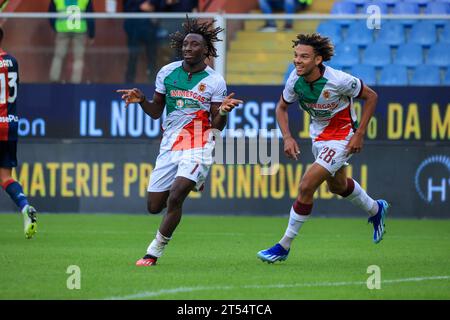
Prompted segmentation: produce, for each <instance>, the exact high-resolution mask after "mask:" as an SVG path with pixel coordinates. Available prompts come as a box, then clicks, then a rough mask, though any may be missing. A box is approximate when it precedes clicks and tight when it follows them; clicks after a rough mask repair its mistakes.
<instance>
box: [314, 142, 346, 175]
mask: <svg viewBox="0 0 450 320" xmlns="http://www.w3.org/2000/svg"><path fill="white" fill-rule="evenodd" d="M347 144H348V141H347V140H329V141H316V142H313V144H312V153H313V155H314V158H315V159H316V161H315V163H317V164H319V165H320V166H322V167H324V168H325V169H327V170H328V172H330V173H331V176H333V177H334V175H335V174H336V172H337V171H338V170H339V169H340V168H342V167H343V166H348V163H347V161H348V160H349V159H350V158H351V157H352V155H351V154H350V155H348V156H346V155H345V154H346V150H345V147H346V146H347Z"/></svg>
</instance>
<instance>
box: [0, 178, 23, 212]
mask: <svg viewBox="0 0 450 320" xmlns="http://www.w3.org/2000/svg"><path fill="white" fill-rule="evenodd" d="M2 187H3V189H4V190H5V191H6V193H7V194H8V195H9V196H10V197H11V199H12V201H14V203H15V204H16V205H17V206H18V207H19V208H20V211H22V209H23V208H24V207H25V206H26V205H28V199H27V197H26V196H25V194H24V193H23V189H22V186H21V185H20V183H18V182H17V181H15V180H14V179H10V180H8V181H6V182H5V183H3V185H2Z"/></svg>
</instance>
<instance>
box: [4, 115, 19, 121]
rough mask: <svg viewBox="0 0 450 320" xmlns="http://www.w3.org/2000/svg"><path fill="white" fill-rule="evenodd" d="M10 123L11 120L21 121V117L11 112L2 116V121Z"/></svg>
mask: <svg viewBox="0 0 450 320" xmlns="http://www.w3.org/2000/svg"><path fill="white" fill-rule="evenodd" d="M5 122H6V123H10V122H19V117H18V116H15V115H12V114H10V115H9V116H7V117H0V123H5Z"/></svg>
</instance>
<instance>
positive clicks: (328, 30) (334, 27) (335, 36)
mask: <svg viewBox="0 0 450 320" xmlns="http://www.w3.org/2000/svg"><path fill="white" fill-rule="evenodd" d="M317 32H319V33H320V34H322V35H324V36H327V37H329V38H330V39H332V40H333V43H334V44H335V45H336V44H338V43H341V42H342V33H341V25H340V24H338V23H336V22H334V21H327V22H322V23H321V24H319V27H318V28H317Z"/></svg>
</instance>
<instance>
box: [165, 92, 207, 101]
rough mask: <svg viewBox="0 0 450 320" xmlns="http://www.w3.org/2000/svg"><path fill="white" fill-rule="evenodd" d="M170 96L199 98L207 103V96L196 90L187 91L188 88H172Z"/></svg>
mask: <svg viewBox="0 0 450 320" xmlns="http://www.w3.org/2000/svg"><path fill="white" fill-rule="evenodd" d="M170 96H171V97H172V98H188V99H193V100H197V101H199V102H201V103H205V102H206V97H203V96H201V95H199V94H198V93H196V92H193V91H186V90H170Z"/></svg>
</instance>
